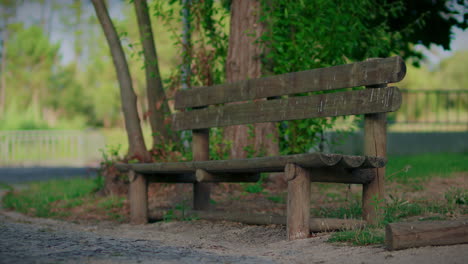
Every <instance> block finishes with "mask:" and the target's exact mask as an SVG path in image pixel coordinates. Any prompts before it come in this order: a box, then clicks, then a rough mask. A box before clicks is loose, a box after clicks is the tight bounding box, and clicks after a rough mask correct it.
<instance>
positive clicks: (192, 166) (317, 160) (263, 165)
mask: <svg viewBox="0 0 468 264" xmlns="http://www.w3.org/2000/svg"><path fill="white" fill-rule="evenodd" d="M353 157H355V156H347V155H341V154H323V153H319V152H315V153H307V154H295V155H286V156H274V157H262V158H251V159H234V160H210V161H188V162H158V163H134V164H124V163H117V164H115V166H116V168H117V169H118V170H120V171H128V170H130V169H132V170H135V172H138V173H142V174H148V175H150V174H184V173H195V171H196V170H197V169H203V170H206V171H208V172H211V173H235V172H247V173H248V172H282V171H284V167H285V166H286V164H287V163H294V164H297V165H299V166H301V167H304V168H323V167H330V166H335V165H337V167H340V168H343V167H342V165H341V163H340V164H339V166H338V163H339V162H340V161H341V160H342V159H343V158H345V159H351V158H353ZM365 158H366V161H364V162H363V164H362V165H360V166H359V167H355V168H359V169H365V168H374V165H378V166H384V165H385V162H386V160H385V159H384V158H378V157H365ZM368 159H372V160H373V162H367V160H368ZM377 161H380V162H377ZM355 165H357V163H356V164H355ZM344 168H353V167H351V165H350V164H347V166H346V167H344ZM169 176H170V175H169ZM169 176H168V177H169Z"/></svg>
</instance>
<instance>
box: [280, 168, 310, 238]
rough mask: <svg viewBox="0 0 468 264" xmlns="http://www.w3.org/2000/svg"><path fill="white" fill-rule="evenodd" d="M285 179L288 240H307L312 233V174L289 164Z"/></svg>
mask: <svg viewBox="0 0 468 264" xmlns="http://www.w3.org/2000/svg"><path fill="white" fill-rule="evenodd" d="M285 177H286V180H287V182H288V209H287V214H288V215H287V236H288V240H295V239H301V238H307V237H309V233H310V229H309V220H310V172H309V171H308V170H306V169H304V168H301V167H299V166H297V165H296V164H292V163H288V164H287V165H286V168H285Z"/></svg>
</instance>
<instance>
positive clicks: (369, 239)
mask: <svg viewBox="0 0 468 264" xmlns="http://www.w3.org/2000/svg"><path fill="white" fill-rule="evenodd" d="M384 240H385V233H384V231H383V230H382V229H378V228H362V229H357V230H350V231H341V232H335V233H333V234H332V235H331V237H330V238H329V239H328V242H349V243H351V244H353V245H356V246H366V245H372V244H383V243H384Z"/></svg>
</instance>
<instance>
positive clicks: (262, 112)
mask: <svg viewBox="0 0 468 264" xmlns="http://www.w3.org/2000/svg"><path fill="white" fill-rule="evenodd" d="M400 105H401V93H400V91H399V90H398V88H396V87H389V88H376V89H366V90H359V91H347V92H339V93H328V94H320V95H311V96H300V97H290V98H284V99H277V100H269V101H257V102H248V103H243V104H229V105H224V106H219V107H209V108H204V109H197V110H192V111H187V112H180V113H176V114H174V115H173V120H172V128H173V129H174V130H186V129H200V128H210V127H223V126H230V125H241V124H253V123H261V122H275V121H283V120H296V119H306V118H316V117H331V116H342V115H359V114H367V113H383V112H391V111H395V110H397V109H398V108H399V107H400Z"/></svg>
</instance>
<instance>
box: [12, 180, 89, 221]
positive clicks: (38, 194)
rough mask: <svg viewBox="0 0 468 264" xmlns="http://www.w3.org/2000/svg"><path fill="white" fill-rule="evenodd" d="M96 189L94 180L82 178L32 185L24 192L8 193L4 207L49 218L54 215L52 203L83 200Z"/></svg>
mask: <svg viewBox="0 0 468 264" xmlns="http://www.w3.org/2000/svg"><path fill="white" fill-rule="evenodd" d="M95 188H96V185H95V183H94V181H93V180H87V179H82V178H73V179H67V180H51V181H47V182H37V183H31V184H29V186H28V187H27V188H26V189H24V190H21V191H13V192H9V193H7V194H6V195H5V196H4V198H3V205H4V206H5V207H6V208H10V209H15V210H16V211H19V212H21V213H25V214H32V215H34V216H39V217H49V216H52V215H53V213H52V211H51V209H52V208H51V205H52V203H54V202H56V201H59V200H62V201H71V200H74V199H77V198H82V197H84V196H86V195H88V194H90V193H92V192H93V191H94V190H95Z"/></svg>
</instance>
